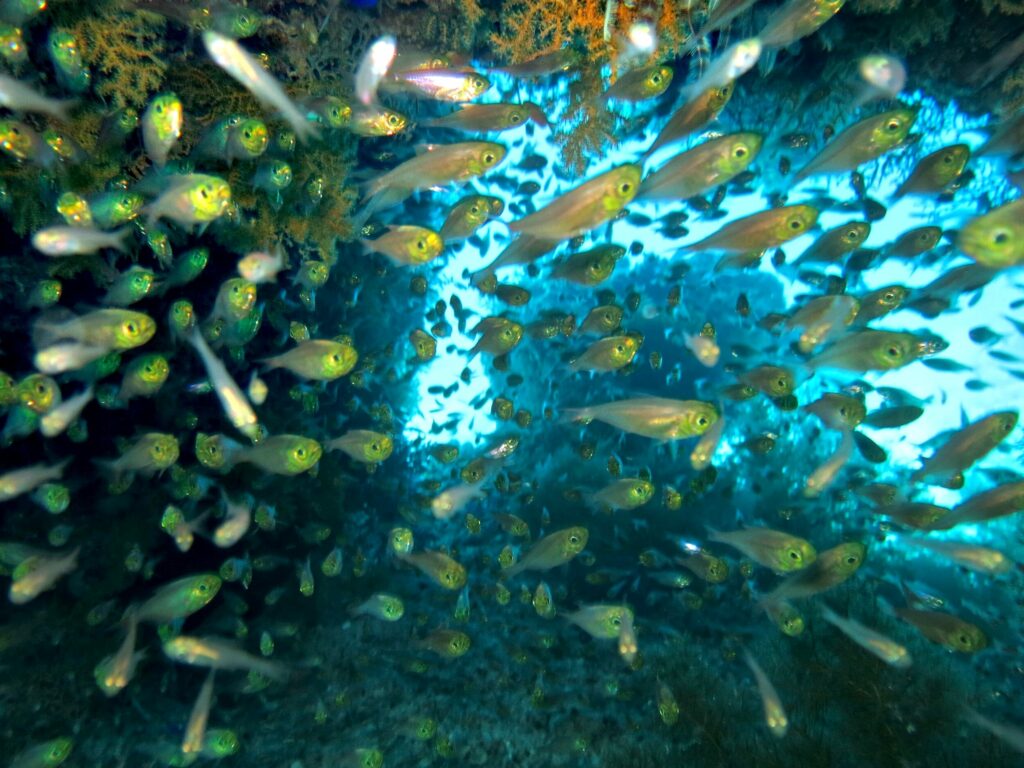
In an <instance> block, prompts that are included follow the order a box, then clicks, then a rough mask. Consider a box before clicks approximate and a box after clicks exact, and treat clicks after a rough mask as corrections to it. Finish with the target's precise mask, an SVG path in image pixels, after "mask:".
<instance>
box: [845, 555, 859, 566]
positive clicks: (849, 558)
mask: <svg viewBox="0 0 1024 768" xmlns="http://www.w3.org/2000/svg"><path fill="white" fill-rule="evenodd" d="M846 564H847V565H856V564H857V558H856V557H854V556H853V555H847V557H846Z"/></svg>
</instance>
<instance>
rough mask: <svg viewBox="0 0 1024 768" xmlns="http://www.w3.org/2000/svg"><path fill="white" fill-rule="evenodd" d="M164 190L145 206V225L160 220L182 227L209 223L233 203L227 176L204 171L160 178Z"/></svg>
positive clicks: (149, 225)
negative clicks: (223, 176)
mask: <svg viewBox="0 0 1024 768" xmlns="http://www.w3.org/2000/svg"><path fill="white" fill-rule="evenodd" d="M161 181H162V183H163V187H162V189H163V192H162V193H161V194H160V196H159V197H158V198H157V199H156V200H154V201H153V202H152V203H150V204H149V205H147V206H146V207H145V209H144V210H145V212H146V227H147V228H148V229H152V228H153V227H154V226H155V225H156V223H157V222H158V221H159V220H160V219H171V220H173V221H175V222H177V223H178V224H180V225H183V226H191V225H192V224H200V225H204V224H209V223H210V222H211V221H214V220H215V219H218V218H220V217H221V216H223V215H224V213H225V212H226V211H227V210H228V206H229V204H230V203H231V187H230V186H229V185H228V183H227V182H226V181H224V179H221V178H219V177H217V176H210V175H208V174H203V173H190V174H186V175H183V176H165V177H162V178H161Z"/></svg>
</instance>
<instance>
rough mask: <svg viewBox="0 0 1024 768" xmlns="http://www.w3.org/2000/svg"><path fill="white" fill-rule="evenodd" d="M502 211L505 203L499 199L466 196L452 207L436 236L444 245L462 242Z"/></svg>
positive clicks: (485, 196) (484, 196)
mask: <svg viewBox="0 0 1024 768" xmlns="http://www.w3.org/2000/svg"><path fill="white" fill-rule="evenodd" d="M504 210H505V203H504V202H503V201H502V200H501V199H500V198H497V197H491V196H489V195H467V196H466V197H464V198H462V199H461V200H459V201H458V202H457V203H455V205H453V206H452V209H451V211H449V212H448V216H447V218H445V220H444V224H443V225H442V226H441V231H440V232H439V233H438V234H440V235H441V240H443V241H444V242H445V243H451V242H454V241H457V240H464V239H466V238H467V237H471V236H472V235H473V233H474V232H476V231H477V230H478V229H479V228H480V227H482V226H483V225H484V224H486V223H487V221H488V220H490V219H492V218H495V217H496V216H500V215H501V214H502V212H503V211H504Z"/></svg>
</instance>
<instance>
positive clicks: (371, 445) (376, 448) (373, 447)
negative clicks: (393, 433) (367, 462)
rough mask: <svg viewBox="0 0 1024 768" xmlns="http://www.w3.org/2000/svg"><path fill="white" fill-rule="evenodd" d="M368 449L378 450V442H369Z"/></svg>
mask: <svg viewBox="0 0 1024 768" xmlns="http://www.w3.org/2000/svg"><path fill="white" fill-rule="evenodd" d="M370 450H371V451H379V450H380V443H370Z"/></svg>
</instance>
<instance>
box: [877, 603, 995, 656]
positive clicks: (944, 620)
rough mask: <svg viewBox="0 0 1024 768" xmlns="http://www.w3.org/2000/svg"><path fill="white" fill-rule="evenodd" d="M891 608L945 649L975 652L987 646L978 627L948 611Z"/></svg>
mask: <svg viewBox="0 0 1024 768" xmlns="http://www.w3.org/2000/svg"><path fill="white" fill-rule="evenodd" d="M893 610H894V611H895V613H896V615H897V616H899V617H900V618H901V619H903V620H904V621H905V622H907V623H908V624H910V625H911V626H912V627H914V628H915V629H916V630H917V631H918V632H920V633H921V634H922V635H924V636H925V637H926V638H928V639H929V640H931V641H932V642H933V643H937V644H939V645H941V646H942V647H944V648H946V649H947V650H950V651H957V652H958V653H977V652H978V651H980V650H983V649H984V648H985V647H987V646H988V638H987V637H986V636H985V633H984V632H983V631H982V630H981V629H980V628H979V627H977V626H975V625H974V624H971V623H970V622H968V621H964V620H963V619H961V618H958V617H956V616H954V615H952V614H950V613H944V612H942V611H925V610H921V609H918V608H910V607H906V608H895V609H893Z"/></svg>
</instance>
